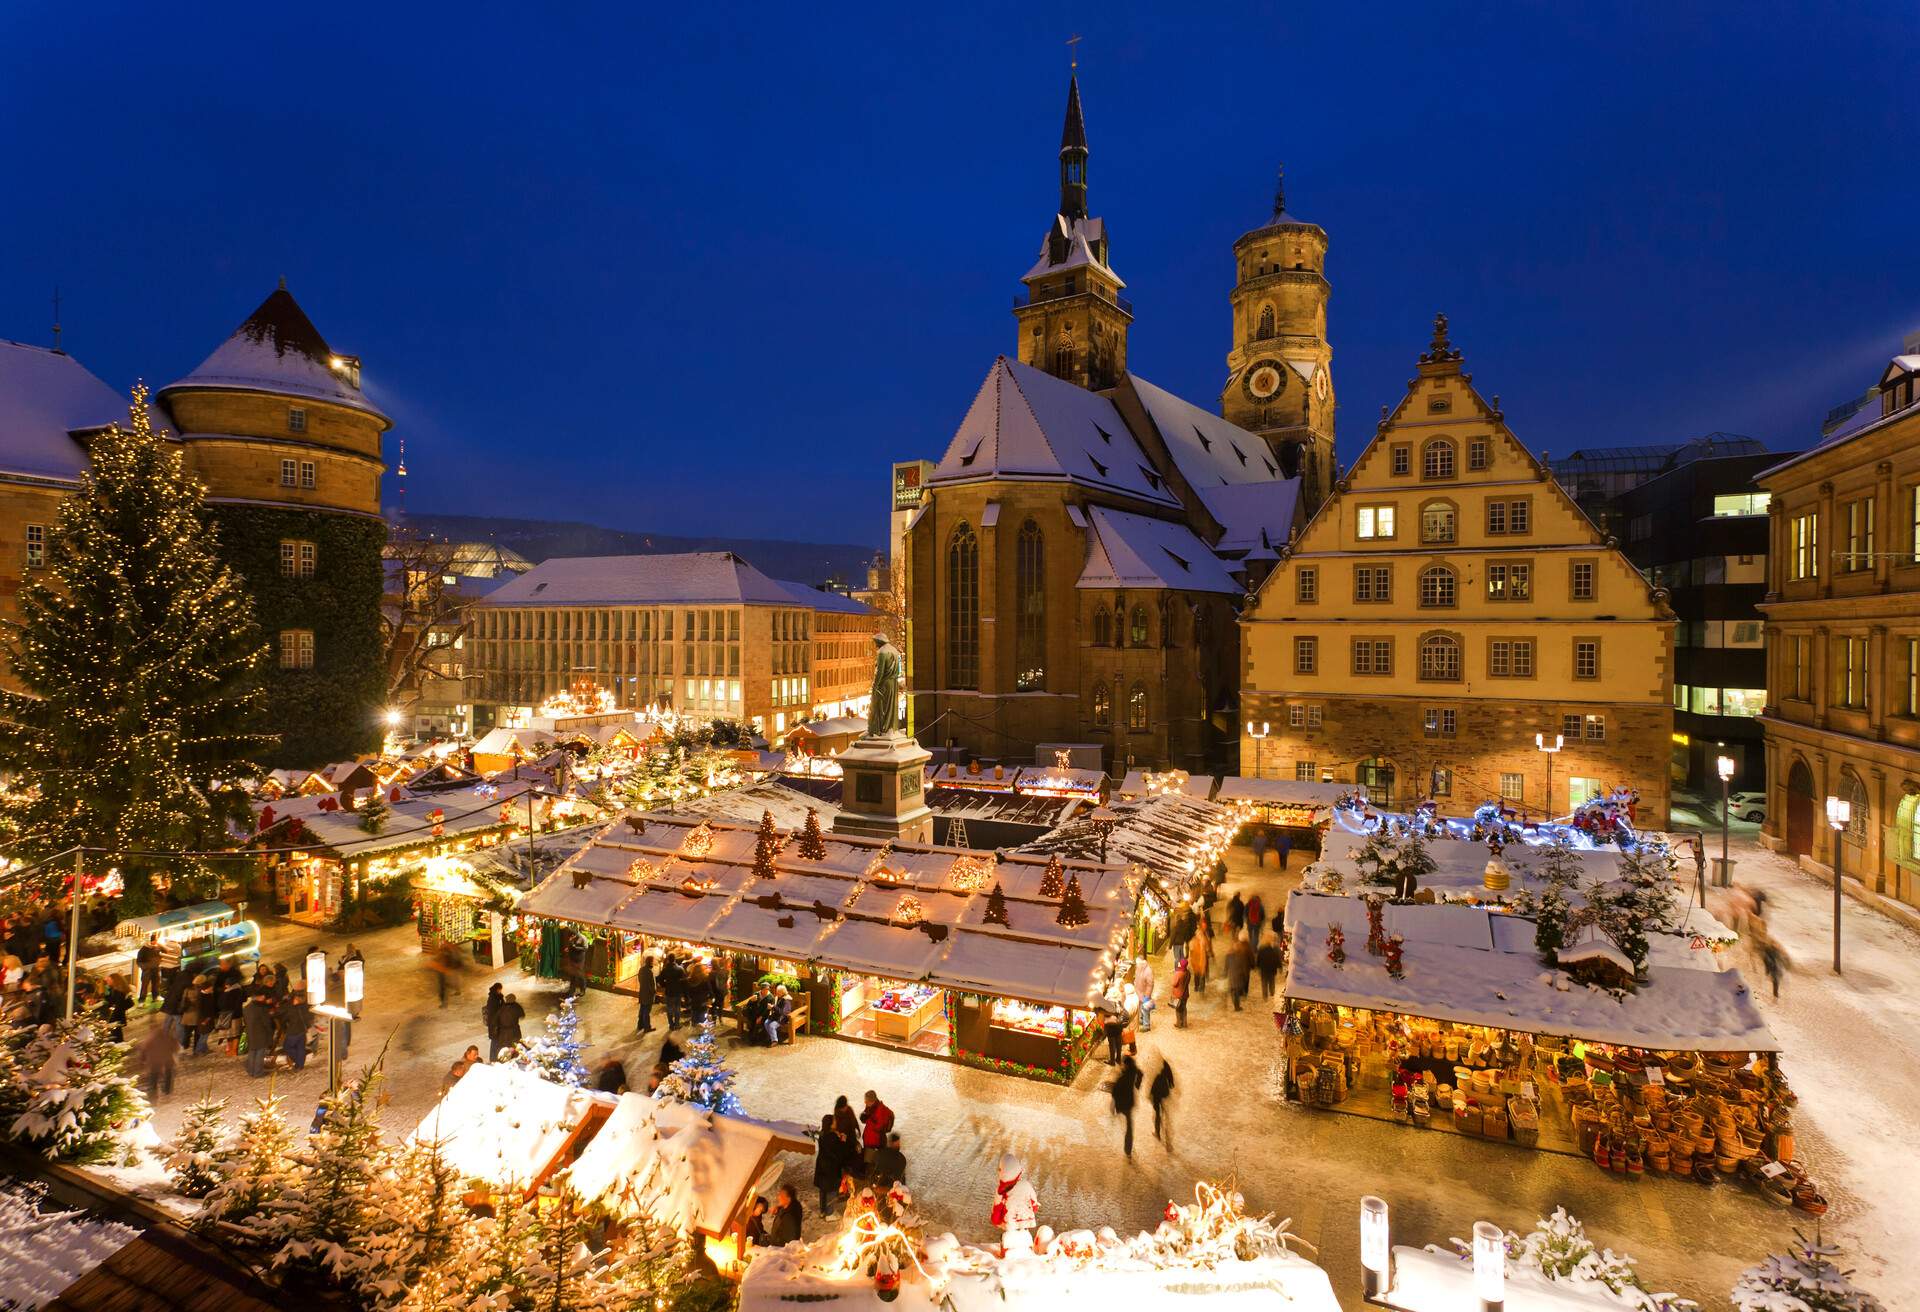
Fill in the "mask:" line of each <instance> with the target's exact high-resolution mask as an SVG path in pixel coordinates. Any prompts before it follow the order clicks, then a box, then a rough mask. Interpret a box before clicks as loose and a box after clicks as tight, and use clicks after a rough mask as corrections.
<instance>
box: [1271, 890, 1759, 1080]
mask: <svg viewBox="0 0 1920 1312" xmlns="http://www.w3.org/2000/svg"><path fill="white" fill-rule="evenodd" d="M1385 916H1386V932H1387V933H1388V934H1389V935H1392V934H1400V935H1403V936H1404V938H1405V940H1406V942H1405V949H1404V953H1403V958H1402V961H1403V969H1402V978H1400V979H1395V978H1393V977H1392V976H1391V975H1389V974H1388V973H1387V968H1386V958H1385V957H1376V956H1373V955H1371V954H1370V953H1368V952H1367V950H1366V948H1365V946H1364V945H1365V943H1366V940H1367V909H1366V904H1365V903H1363V902H1361V901H1360V900H1359V899H1358V898H1351V897H1338V896H1332V895H1328V894H1321V893H1309V892H1306V891H1304V890H1299V889H1296V890H1295V891H1294V892H1293V893H1292V894H1290V895H1289V896H1288V898H1287V917H1286V924H1287V928H1288V930H1289V931H1290V932H1291V933H1292V935H1293V943H1294V947H1293V950H1292V951H1291V952H1289V953H1288V954H1287V983H1286V988H1285V990H1284V996H1285V997H1287V998H1289V999H1302V1000H1307V1001H1314V1002H1326V1003H1337V1004H1339V1005H1341V1006H1347V1007H1365V1008H1368V1009H1371V1010H1374V1011H1391V1012H1401V1013H1405V1014H1407V1015H1413V1016H1425V1017H1428V1018H1430V1019H1433V1020H1447V1021H1457V1022H1460V1023H1463V1024H1469V1025H1487V1026H1492V1027H1494V1028H1497V1029H1511V1030H1518V1031H1521V1032H1523V1033H1537V1034H1557V1035H1561V1036H1563V1037H1566V1038H1573V1039H1586V1040H1590V1041H1593V1042H1598V1043H1618V1044H1625V1045H1628V1046H1631V1047H1637V1048H1653V1049H1659V1050H1663V1051H1675V1052H1694V1051H1703V1052H1775V1051H1778V1050H1779V1044H1778V1042H1777V1041H1776V1040H1775V1039H1774V1037H1773V1033H1772V1031H1771V1030H1769V1029H1768V1028H1767V1024H1766V1022H1765V1021H1764V1020H1762V1019H1761V1017H1760V1012H1759V1009H1758V1008H1757V1007H1756V1006H1755V1005H1754V1001H1753V997H1752V995H1751V994H1750V992H1749V991H1748V989H1747V985H1746V981H1745V980H1743V979H1742V978H1741V977H1740V974H1739V972H1738V971H1733V970H1719V969H1716V968H1715V967H1714V963H1713V958H1712V951H1711V949H1709V948H1704V947H1702V948H1698V949H1694V948H1683V949H1681V950H1682V951H1685V952H1687V953H1688V954H1689V955H1690V957H1691V958H1692V965H1691V966H1679V965H1670V964H1664V962H1665V961H1670V960H1672V958H1671V957H1670V956H1669V957H1666V958H1664V959H1663V958H1661V957H1660V956H1658V955H1657V954H1656V956H1655V957H1654V958H1653V959H1652V960H1653V964H1652V965H1650V966H1649V968H1648V978H1647V979H1646V980H1645V981H1643V982H1642V983H1641V985H1640V986H1639V988H1638V989H1637V990H1636V991H1634V992H1631V993H1627V994H1625V995H1619V994H1615V993H1612V992H1609V991H1608V990H1606V989H1600V988H1594V987H1591V986H1588V985H1584V984H1576V983H1574V982H1573V981H1572V980H1571V979H1570V978H1569V977H1568V976H1567V975H1566V974H1565V973H1564V972H1562V971H1559V970H1556V969H1555V968H1553V967H1551V966H1548V965H1546V964H1545V963H1543V962H1542V961H1541V960H1540V958H1539V956H1538V954H1537V953H1536V952H1535V951H1534V949H1533V937H1532V935H1531V933H1526V932H1523V931H1521V930H1520V929H1518V928H1517V927H1518V926H1521V925H1530V924H1531V922H1528V921H1524V920H1523V919H1522V918H1521V917H1518V916H1510V915H1507V914H1505V913H1503V912H1499V911H1491V910H1488V909H1486V908H1484V907H1470V906H1447V905H1432V906H1409V905H1400V904H1394V903H1389V904H1388V905H1387V907H1386V909H1385ZM1329 925H1339V926H1340V927H1341V930H1342V932H1343V933H1344V934H1345V936H1346V961H1345V963H1344V964H1342V965H1335V964H1334V963H1333V962H1332V961H1330V960H1328V958H1327V951H1326V946H1325V945H1326V937H1327V928H1328V926H1329ZM1496 926H1498V932H1496ZM1650 937H1653V938H1656V939H1662V940H1668V939H1673V938H1675V937H1676V936H1673V935H1654V936H1650ZM1684 941H1685V940H1684V939H1683V940H1682V942H1684ZM1669 946H1670V947H1671V946H1672V945H1671V944H1669Z"/></svg>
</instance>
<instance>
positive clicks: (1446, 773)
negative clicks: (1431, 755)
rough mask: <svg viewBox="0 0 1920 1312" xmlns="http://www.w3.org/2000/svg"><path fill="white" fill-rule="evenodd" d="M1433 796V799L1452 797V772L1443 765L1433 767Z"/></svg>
mask: <svg viewBox="0 0 1920 1312" xmlns="http://www.w3.org/2000/svg"><path fill="white" fill-rule="evenodd" d="M1433 795H1434V796H1435V797H1452V796H1453V771H1451V770H1449V769H1447V768H1446V767H1445V766H1443V765H1436V766H1434V767H1433Z"/></svg>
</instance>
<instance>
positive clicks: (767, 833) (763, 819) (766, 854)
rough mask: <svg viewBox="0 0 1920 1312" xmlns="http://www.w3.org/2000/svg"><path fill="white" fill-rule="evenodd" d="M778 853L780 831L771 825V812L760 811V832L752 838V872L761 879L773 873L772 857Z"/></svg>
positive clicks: (767, 877) (769, 876) (771, 875)
mask: <svg viewBox="0 0 1920 1312" xmlns="http://www.w3.org/2000/svg"><path fill="white" fill-rule="evenodd" d="M779 855H780V831H779V830H777V829H775V828H774V827H773V812H771V811H762V812H761V813H760V832H759V833H757V834H756V835H754V840H753V873H754V874H756V875H758V876H760V877H761V878H762V879H771V878H772V877H773V874H774V870H773V859H774V858H775V857H776V856H779Z"/></svg>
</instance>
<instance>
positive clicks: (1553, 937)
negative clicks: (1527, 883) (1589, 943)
mask: <svg viewBox="0 0 1920 1312" xmlns="http://www.w3.org/2000/svg"><path fill="white" fill-rule="evenodd" d="M1580 869H1581V867H1580V858H1579V857H1578V856H1576V855H1575V854H1574V851H1573V846H1572V844H1570V843H1568V842H1567V840H1566V839H1565V838H1564V837H1562V838H1558V839H1555V840H1554V842H1553V844H1552V845H1551V846H1548V847H1545V848H1542V849H1541V851H1540V861H1539V864H1538V866H1537V867H1536V871H1537V873H1538V875H1539V878H1540V880H1541V882H1542V887H1541V888H1540V890H1539V891H1538V892H1535V891H1534V890H1533V889H1530V888H1528V889H1522V890H1521V892H1520V893H1519V894H1518V895H1516V896H1515V897H1514V899H1513V909H1514V910H1515V911H1516V912H1517V913H1519V914H1520V915H1523V916H1532V917H1533V921H1534V929H1533V946H1534V950H1535V951H1537V952H1538V953H1539V954H1540V956H1541V959H1542V960H1544V961H1546V962H1548V963H1549V964H1551V963H1552V961H1553V959H1554V954H1555V953H1556V952H1558V951H1559V950H1560V949H1561V947H1562V946H1564V945H1565V943H1566V941H1567V926H1568V922H1569V920H1570V919H1571V917H1572V915H1573V899H1572V895H1573V893H1574V892H1575V890H1576V889H1578V888H1579V886H1580Z"/></svg>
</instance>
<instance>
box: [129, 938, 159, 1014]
mask: <svg viewBox="0 0 1920 1312" xmlns="http://www.w3.org/2000/svg"><path fill="white" fill-rule="evenodd" d="M133 964H134V965H136V966H138V967H139V968H140V1001H141V1002H145V1001H146V1000H147V999H148V998H152V999H153V1000H154V1001H155V1002H158V1001H160V936H159V935H158V934H149V935H147V941H146V942H145V943H142V944H141V945H140V950H139V951H138V952H136V953H134V954H133Z"/></svg>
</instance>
